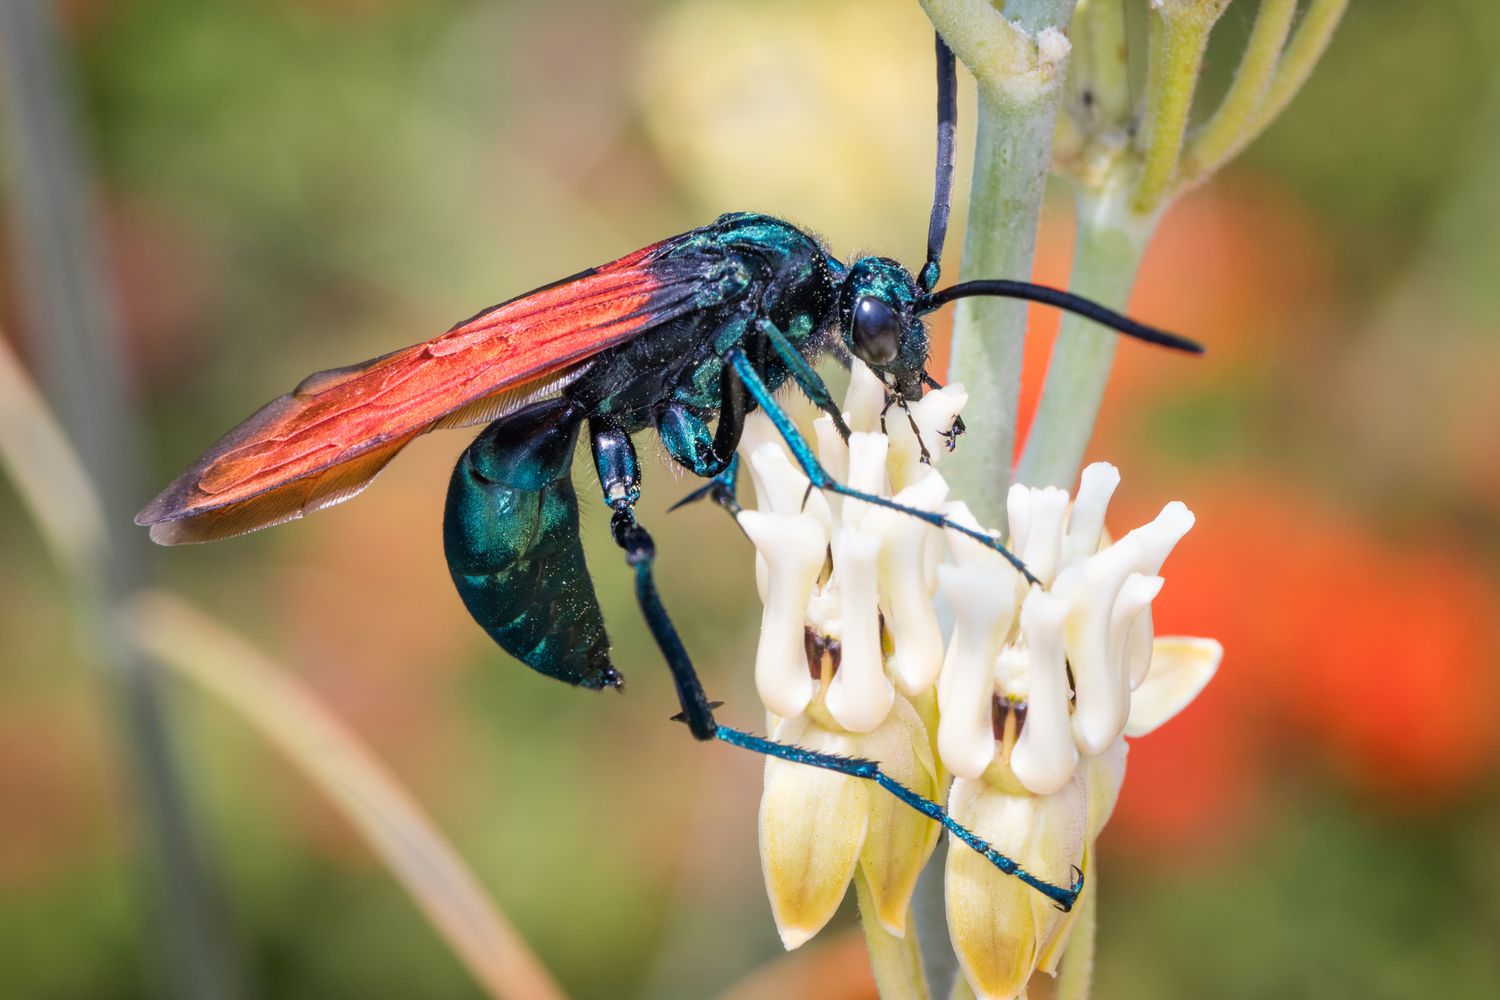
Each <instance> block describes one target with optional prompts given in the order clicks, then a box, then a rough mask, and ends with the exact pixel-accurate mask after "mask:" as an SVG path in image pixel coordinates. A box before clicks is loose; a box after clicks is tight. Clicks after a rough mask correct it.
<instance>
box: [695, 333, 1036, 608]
mask: <svg viewBox="0 0 1500 1000" xmlns="http://www.w3.org/2000/svg"><path fill="white" fill-rule="evenodd" d="M724 360H725V361H726V362H727V363H728V364H729V366H730V367H731V368H733V369H734V371H735V372H737V373H738V374H739V376H740V380H741V381H742V382H744V384H745V390H746V391H747V392H749V393H750V398H751V399H754V400H755V402H756V403H758V404H759V405H760V407H761V409H763V410H765V411H766V416H768V417H770V418H771V423H773V424H775V425H776V430H777V432H778V433H780V435H781V439H782V440H783V441H785V442H786V446H787V448H789V449H790V450H791V452H792V457H793V458H795V459H796V460H797V464H798V465H799V466H800V467H801V469H802V473H803V475H805V476H807V478H808V481H809V482H810V483H811V484H812V486H813V487H814V488H816V489H820V490H827V491H828V492H829V493H835V494H837V495H839V496H843V497H849V498H850V499H853V500H860V501H863V502H864V503H867V504H871V505H872V506H875V507H887V508H889V509H891V510H896V511H900V512H901V513H903V514H906V515H909V516H911V517H915V518H916V519H917V520H919V521H926V522H927V523H928V524H930V525H932V526H933V527H935V528H943V529H946V530H950V531H956V532H958V533H959V534H961V535H964V536H966V537H968V538H972V539H974V540H975V541H976V542H979V543H980V544H981V545H983V546H985V547H986V548H990V549H994V550H995V551H996V552H998V553H1000V554H1001V555H1002V556H1004V557H1005V558H1006V560H1007V561H1008V562H1009V563H1010V564H1011V565H1012V566H1014V567H1015V568H1016V569H1017V570H1019V571H1020V573H1021V575H1022V576H1024V577H1025V578H1026V580H1027V581H1028V582H1029V583H1036V582H1037V579H1036V577H1035V576H1033V575H1032V573H1031V571H1030V570H1028V569H1027V568H1026V564H1025V563H1023V562H1021V560H1020V559H1019V558H1017V557H1016V556H1015V555H1014V554H1013V553H1012V552H1011V551H1010V550H1009V549H1007V548H1006V547H1005V546H1004V545H1001V544H1000V542H999V540H998V539H996V538H995V537H994V536H992V535H988V534H986V533H985V532H983V531H979V530H978V529H976V528H970V527H968V526H967V525H963V524H959V523H957V522H956V521H951V520H949V519H948V518H946V517H944V516H943V515H941V514H937V513H934V512H933V511H930V510H918V509H917V508H915V507H908V506H906V505H905V504H900V503H897V502H896V501H894V500H892V499H890V498H889V497H881V496H876V495H875V494H873V493H864V492H861V491H860V490H856V489H853V488H852V487H849V486H845V485H844V484H843V483H841V482H839V481H838V480H836V479H834V478H833V477H832V476H830V475H829V474H828V473H827V472H826V471H824V469H823V467H822V466H821V465H819V464H818V459H817V456H816V455H814V454H813V450H812V448H811V447H810V446H809V445H808V443H807V440H806V439H805V438H803V436H802V434H801V433H800V432H799V431H798V430H797V425H796V424H795V423H794V422H793V421H792V418H791V417H789V416H788V415H787V413H786V411H785V410H783V409H782V408H781V406H780V405H779V404H778V403H777V402H776V399H775V397H773V396H772V395H771V390H770V389H768V388H767V387H766V383H765V382H764V381H762V380H761V377H760V375H759V374H758V373H757V372H756V370H755V366H754V365H752V364H751V363H750V359H749V358H747V357H746V356H745V352H744V351H743V350H742V349H740V348H739V347H732V348H730V349H729V350H728V351H726V352H725V354H724Z"/></svg>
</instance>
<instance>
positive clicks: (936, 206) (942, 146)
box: [917, 34, 958, 293]
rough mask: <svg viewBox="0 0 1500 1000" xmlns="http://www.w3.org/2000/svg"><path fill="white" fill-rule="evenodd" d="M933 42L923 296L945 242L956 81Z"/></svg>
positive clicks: (944, 47) (943, 46) (949, 53)
mask: <svg viewBox="0 0 1500 1000" xmlns="http://www.w3.org/2000/svg"><path fill="white" fill-rule="evenodd" d="M933 38H934V39H935V40H936V42H937V168H936V170H935V171H934V173H935V175H936V176H935V177H934V178H933V182H932V217H931V218H930V219H929V220H928V222H927V263H925V264H923V265H922V273H921V274H919V275H918V276H917V285H918V287H920V288H921V289H922V291H923V292H924V293H927V292H931V291H932V287H933V286H934V285H936V284H937V280H938V269H939V267H940V266H941V258H942V256H943V242H944V241H945V240H946V239H947V238H948V210H949V207H950V205H951V203H952V201H953V133H954V129H955V127H956V126H957V123H958V78H957V73H956V67H955V65H954V61H953V50H952V49H950V48H948V43H947V42H945V41H943V36H942V35H939V34H934V35H933Z"/></svg>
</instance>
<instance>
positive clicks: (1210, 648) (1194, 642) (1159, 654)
mask: <svg viewBox="0 0 1500 1000" xmlns="http://www.w3.org/2000/svg"><path fill="white" fill-rule="evenodd" d="M1223 658H1224V647H1223V646H1221V645H1220V644H1219V643H1218V641H1217V640H1214V639H1191V638H1187V637H1185V636H1163V637H1162V638H1160V639H1157V640H1156V642H1155V643H1154V644H1153V647H1152V651H1151V672H1150V673H1148V674H1147V675H1146V679H1145V681H1143V682H1142V683H1141V686H1140V687H1138V688H1136V690H1135V694H1133V695H1132V696H1131V698H1130V722H1129V724H1128V725H1126V727H1125V735H1126V736H1145V735H1146V734H1147V733H1149V732H1151V731H1152V730H1153V729H1155V728H1156V727H1157V726H1160V725H1161V724H1162V723H1164V722H1166V721H1167V720H1168V719H1170V718H1171V717H1172V716H1174V715H1176V714H1177V713H1178V712H1180V711H1182V710H1183V709H1184V708H1186V707H1187V705H1188V703H1189V702H1190V701H1192V700H1193V699H1194V698H1196V697H1198V692H1199V691H1202V690H1203V688H1204V687H1205V686H1206V685H1207V684H1208V682H1209V681H1210V680H1212V679H1213V676H1214V673H1215V672H1216V671H1217V670H1218V669H1219V661H1220V660H1222V659H1223Z"/></svg>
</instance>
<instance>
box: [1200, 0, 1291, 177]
mask: <svg viewBox="0 0 1500 1000" xmlns="http://www.w3.org/2000/svg"><path fill="white" fill-rule="evenodd" d="M1296 12H1297V0H1262V2H1261V5H1260V8H1259V9H1258V10H1257V11H1256V12H1255V27H1254V28H1253V29H1251V31H1250V39H1249V41H1248V42H1247V43H1246V45H1245V51H1244V53H1243V54H1242V55H1241V56H1240V65H1239V68H1238V69H1236V70H1235V73H1234V83H1232V84H1230V86H1229V91H1228V93H1226V94H1225V95H1224V99H1223V100H1222V101H1220V102H1219V106H1218V108H1217V109H1215V111H1214V114H1213V117H1212V118H1210V119H1209V120H1208V122H1207V123H1205V124H1204V126H1203V127H1202V128H1201V129H1199V130H1198V131H1197V134H1195V135H1194V136H1193V137H1192V138H1191V139H1190V140H1189V141H1188V144H1187V148H1186V149H1185V150H1183V154H1182V165H1181V168H1180V170H1181V173H1182V180H1183V184H1184V185H1186V186H1191V185H1192V184H1195V183H1197V182H1198V181H1199V180H1201V179H1203V178H1205V177H1207V176H1208V175H1209V174H1211V173H1213V172H1214V171H1216V170H1218V169H1219V168H1220V167H1221V166H1223V165H1224V164H1225V163H1226V162H1227V161H1228V160H1229V159H1230V158H1231V157H1233V156H1234V155H1235V154H1236V153H1238V152H1239V151H1240V150H1241V149H1243V148H1244V146H1245V143H1247V142H1249V141H1250V138H1251V131H1250V129H1251V124H1252V122H1253V121H1254V120H1255V118H1256V115H1257V113H1258V111H1259V110H1260V106H1261V104H1262V103H1263V102H1264V100H1265V97H1266V92H1267V90H1268V88H1269V87H1270V84H1271V77H1272V74H1274V73H1275V72H1276V64H1277V62H1278V61H1279V60H1280V58H1281V50H1282V48H1283V46H1285V45H1286V37H1287V33H1288V32H1289V31H1291V27H1292V15H1294V14H1295V13H1296Z"/></svg>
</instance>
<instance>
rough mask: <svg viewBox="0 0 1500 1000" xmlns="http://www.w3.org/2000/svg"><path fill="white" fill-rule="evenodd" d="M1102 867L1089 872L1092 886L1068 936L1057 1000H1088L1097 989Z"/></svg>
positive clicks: (1059, 978) (1082, 899)
mask: <svg viewBox="0 0 1500 1000" xmlns="http://www.w3.org/2000/svg"><path fill="white" fill-rule="evenodd" d="M1097 868H1098V866H1097V865H1095V866H1094V869H1093V870H1091V871H1090V872H1089V884H1088V886H1087V887H1086V888H1085V889H1084V891H1083V895H1082V896H1081V897H1080V898H1079V900H1078V916H1077V917H1076V918H1074V921H1073V930H1072V932H1071V933H1070V934H1069V935H1068V946H1067V949H1066V950H1065V951H1064V952H1063V958H1062V968H1061V970H1059V972H1058V975H1057V1000H1088V997H1089V992H1090V990H1092V989H1093V985H1094V937H1095V932H1096V931H1097V930H1098V913H1099V911H1098V904H1097V903H1095V902H1094V901H1095V899H1097V898H1098V895H1099V890H1098V883H1097V882H1096V881H1095V879H1096V878H1097V875H1096V874H1095V872H1096V871H1097Z"/></svg>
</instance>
